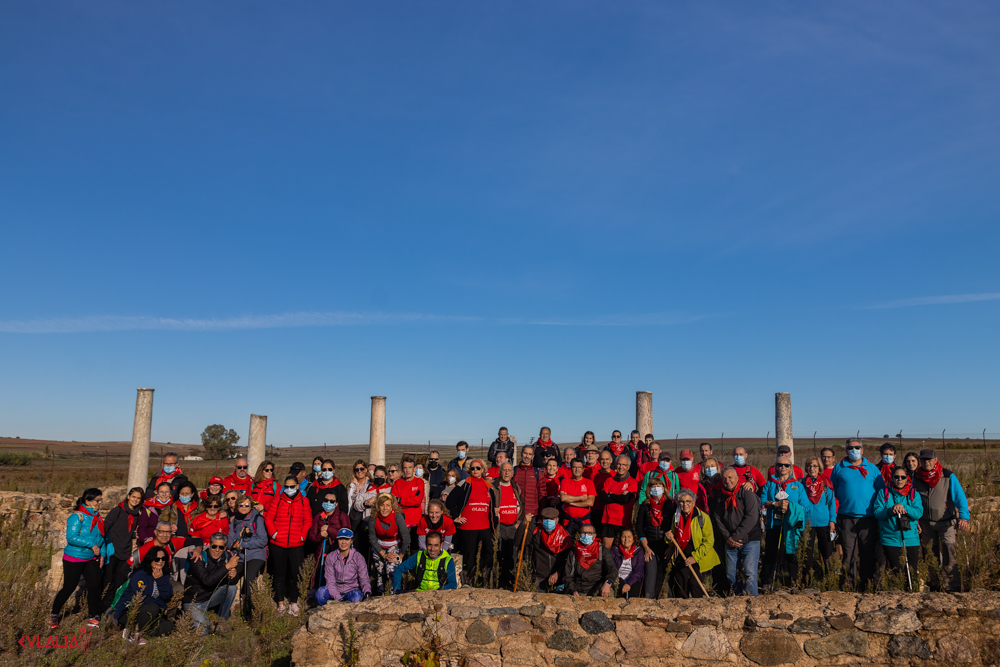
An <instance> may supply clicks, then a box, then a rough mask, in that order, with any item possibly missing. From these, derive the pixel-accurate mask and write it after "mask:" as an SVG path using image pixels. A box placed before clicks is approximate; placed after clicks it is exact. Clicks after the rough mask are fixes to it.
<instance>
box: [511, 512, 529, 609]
mask: <svg viewBox="0 0 1000 667" xmlns="http://www.w3.org/2000/svg"><path fill="white" fill-rule="evenodd" d="M531 519H532V516H531V515H530V514H527V515H525V517H524V535H522V536H521V553H520V554H519V555H518V557H517V570H515V573H514V592H515V593H516V592H517V582H518V581H519V580H520V578H521V561H522V560H523V559H524V543H525V542H527V541H528V524H530V523H531Z"/></svg>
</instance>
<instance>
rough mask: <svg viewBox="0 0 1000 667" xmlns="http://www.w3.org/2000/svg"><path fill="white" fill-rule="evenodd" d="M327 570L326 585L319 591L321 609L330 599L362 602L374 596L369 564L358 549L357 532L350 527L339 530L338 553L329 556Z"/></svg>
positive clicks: (325, 573)
mask: <svg viewBox="0 0 1000 667" xmlns="http://www.w3.org/2000/svg"><path fill="white" fill-rule="evenodd" d="M324 569H325V572H324V573H323V575H324V580H325V581H326V586H321V587H319V588H317V589H316V604H317V605H319V606H320V607H322V606H323V605H325V604H326V603H327V602H329V601H330V600H334V601H338V600H339V601H341V602H361V601H362V600H364V599H366V598H369V597H371V594H372V585H371V582H370V581H369V580H368V564H367V563H365V559H364V556H362V555H361V554H359V553H358V552H357V551H356V550H355V549H354V532H353V531H352V530H351V529H350V528H341V529H340V530H339V531H337V551H336V553H332V554H327V556H326V565H325V568H324Z"/></svg>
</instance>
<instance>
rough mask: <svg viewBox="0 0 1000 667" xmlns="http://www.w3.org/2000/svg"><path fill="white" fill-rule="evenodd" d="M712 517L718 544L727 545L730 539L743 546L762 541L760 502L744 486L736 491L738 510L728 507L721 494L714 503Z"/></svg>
mask: <svg viewBox="0 0 1000 667" xmlns="http://www.w3.org/2000/svg"><path fill="white" fill-rule="evenodd" d="M711 516H712V524H713V525H712V527H713V528H714V529H715V542H716V544H718V543H720V542H721V543H722V544H726V539H727V538H730V537H731V538H733V539H734V540H735V541H737V542H742V543H743V544H746V543H747V542H755V541H757V540H760V536H761V531H760V500H759V499H758V498H757V494H756V493H754V492H753V491H747V490H746V489H744V488H743V487H742V485H741V486H740V488H739V490H737V491H736V508H735V509H734V508H733V507H732V506H730V507H726V503H725V498H724V496H723V495H722V494H719V497H718V498H717V499H716V500H714V501H713V502H712V507H711ZM726 546H728V544H726Z"/></svg>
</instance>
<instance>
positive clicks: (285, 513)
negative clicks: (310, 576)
mask: <svg viewBox="0 0 1000 667" xmlns="http://www.w3.org/2000/svg"><path fill="white" fill-rule="evenodd" d="M264 525H266V526H267V535H268V537H270V538H271V544H273V545H275V546H279V547H282V548H284V549H288V548H289V547H300V546H302V545H303V544H304V543H305V541H306V536H307V535H308V534H309V528H310V527H311V526H312V514H311V513H310V511H309V501H307V500H306V497H305V496H304V495H302V492H301V491H300V492H299V493H296V494H295V496H294V497H292V498H289V497H288V496H286V495H285V494H284V493H279V494H278V495H276V496H275V497H274V500H272V501H271V503H270V504H269V505H268V506H267V509H266V510H265V511H264Z"/></svg>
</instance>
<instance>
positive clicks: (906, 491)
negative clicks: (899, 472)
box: [890, 477, 913, 500]
mask: <svg viewBox="0 0 1000 667" xmlns="http://www.w3.org/2000/svg"><path fill="white" fill-rule="evenodd" d="M890 488H892V492H893V493H896V494H898V495H901V496H905V497H907V498H910V496H911V495H912V494H913V482H912V481H911V480H910V478H909V477H907V478H906V486H904V487H903V488H901V489H897V488H896V487H894V486H893V487H890ZM911 500H912V498H911Z"/></svg>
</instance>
